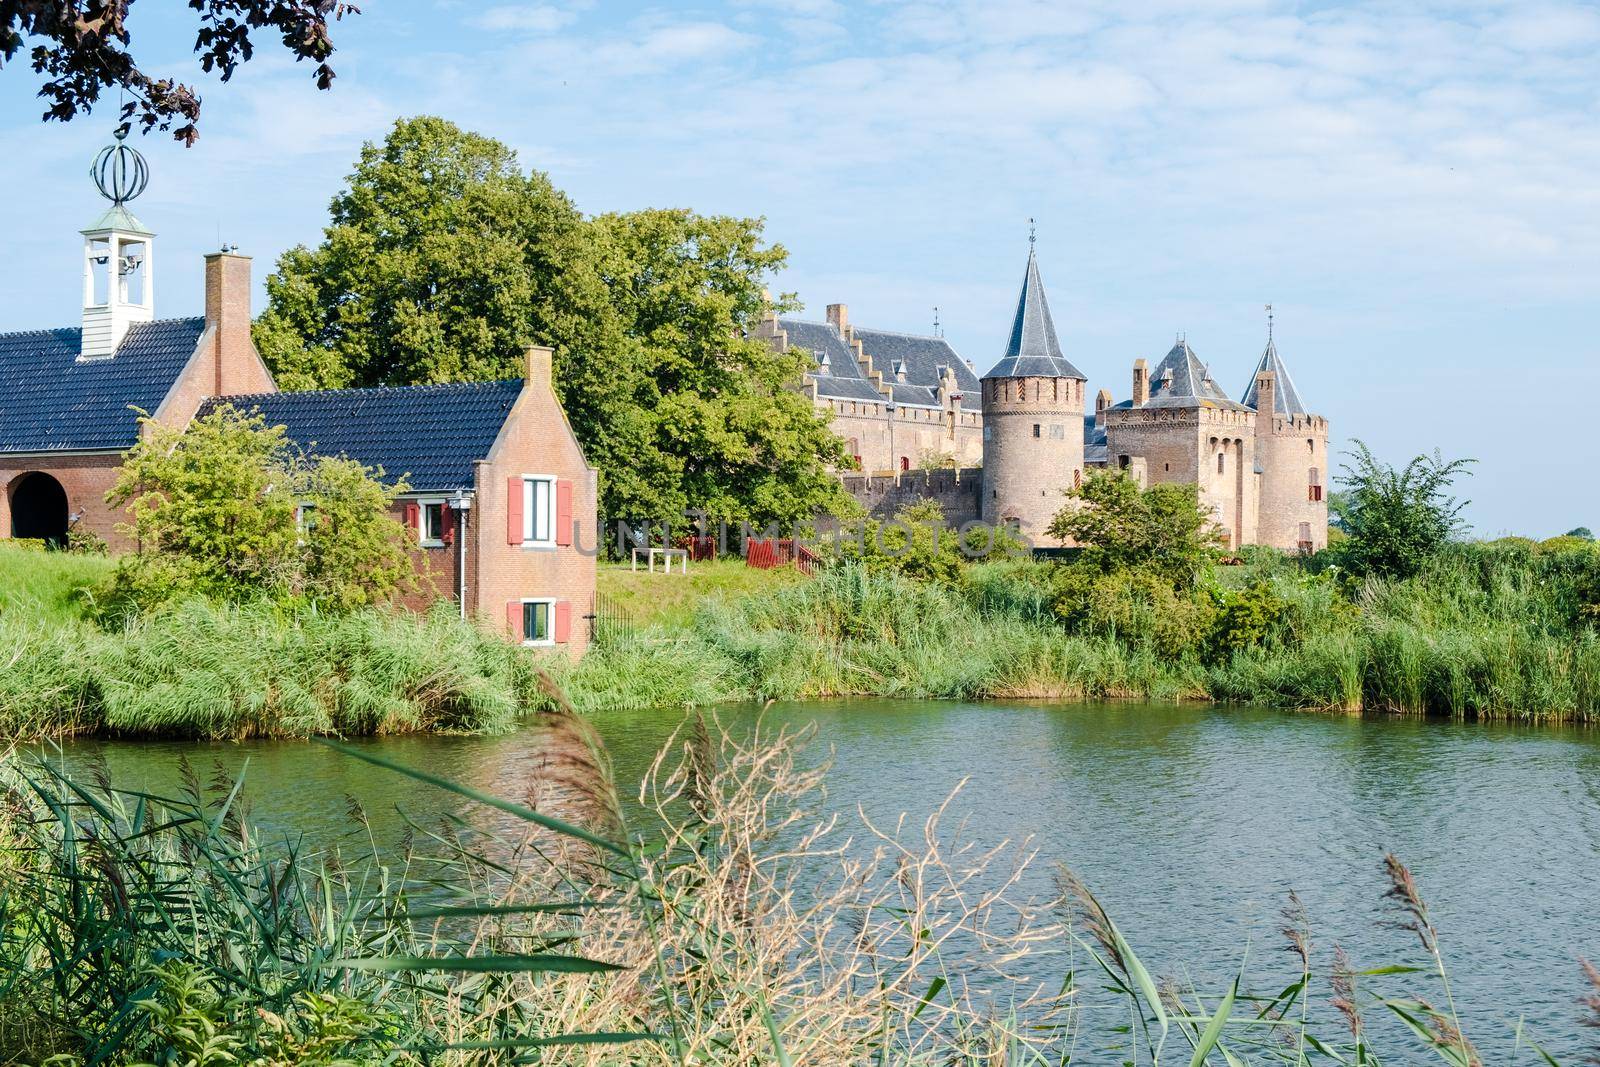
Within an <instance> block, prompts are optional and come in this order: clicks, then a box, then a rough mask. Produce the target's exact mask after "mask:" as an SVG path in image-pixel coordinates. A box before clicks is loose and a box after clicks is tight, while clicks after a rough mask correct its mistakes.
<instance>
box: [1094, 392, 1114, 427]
mask: <svg viewBox="0 0 1600 1067" xmlns="http://www.w3.org/2000/svg"><path fill="white" fill-rule="evenodd" d="M1110 406H1111V390H1109V389H1102V390H1100V391H1099V392H1098V393H1096V394H1095V397H1094V428H1095V429H1097V430H1098V429H1099V428H1100V427H1102V426H1104V425H1105V424H1106V409H1107V408H1109V407H1110Z"/></svg>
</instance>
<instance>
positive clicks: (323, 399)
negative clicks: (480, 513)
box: [200, 380, 522, 492]
mask: <svg viewBox="0 0 1600 1067" xmlns="http://www.w3.org/2000/svg"><path fill="white" fill-rule="evenodd" d="M521 391H522V382H521V381H520V380H512V381H505V382H466V383H460V384H452V385H410V386H400V387H393V388H380V389H319V390H314V391H310V392H304V393H256V394H252V395H248V396H225V397H213V398H211V399H210V400H207V401H206V402H205V404H204V405H202V407H201V409H200V412H201V414H202V415H203V414H206V413H208V412H210V411H212V410H213V409H214V408H215V407H216V406H217V405H219V404H223V403H227V404H231V405H233V406H234V407H236V408H238V409H240V410H243V411H252V410H253V411H259V412H260V413H261V415H262V417H263V418H265V419H266V420H267V423H268V424H269V425H272V426H282V427H284V429H285V431H286V432H287V433H288V435H289V438H290V439H291V440H292V441H294V442H295V443H297V444H298V445H299V446H300V447H301V448H303V449H305V450H306V451H307V452H309V453H312V454H314V455H319V456H345V457H348V458H349V459H353V460H356V461H357V462H359V463H362V464H365V465H366V466H368V467H381V468H383V472H384V475H385V477H386V478H387V479H388V480H389V481H390V482H394V481H397V480H398V479H399V478H400V477H402V476H404V477H405V479H406V481H407V482H409V483H410V486H411V489H412V491H414V492H440V491H444V490H450V489H468V488H471V487H472V484H473V470H472V464H473V462H474V461H476V460H480V459H483V458H485V457H486V456H488V454H489V448H490V446H491V445H493V444H494V440H495V438H496V437H497V436H498V435H499V433H500V427H501V426H503V425H505V421H506V415H507V413H509V412H510V411H511V405H512V404H513V403H515V402H516V399H517V394H518V393H520V392H521Z"/></svg>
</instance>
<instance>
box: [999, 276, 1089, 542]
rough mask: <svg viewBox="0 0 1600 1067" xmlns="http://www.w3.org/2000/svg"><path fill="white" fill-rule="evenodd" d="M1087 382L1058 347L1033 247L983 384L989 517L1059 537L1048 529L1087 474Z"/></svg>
mask: <svg viewBox="0 0 1600 1067" xmlns="http://www.w3.org/2000/svg"><path fill="white" fill-rule="evenodd" d="M1086 381H1087V380H1086V379H1085V378H1084V376H1083V374H1082V372H1081V371H1079V370H1078V368H1077V367H1074V366H1073V365H1072V363H1071V362H1070V361H1068V359H1067V358H1066V357H1065V356H1064V355H1062V353H1061V344H1060V342H1059V341H1058V340H1057V339H1056V328H1055V323H1054V322H1052V321H1051V318H1050V305H1049V304H1048V303H1047V302H1046V301H1045V295H1044V283H1043V282H1042V281H1040V279H1039V264H1038V261H1037V259H1036V258H1035V257H1034V254H1033V250H1032V248H1031V247H1030V248H1029V251H1028V269H1027V272H1026V274H1025V275H1024V276H1023V281H1022V295H1021V296H1020V297H1019V298H1018V300H1017V315H1016V319H1015V320H1014V321H1013V323H1012V326H1011V339H1010V342H1009V343H1008V344H1007V346H1006V352H1005V355H1004V356H1002V357H1001V359H1000V362H999V363H997V364H995V367H994V369H993V370H991V371H990V372H989V373H988V374H987V375H985V376H984V378H983V382H982V386H983V399H982V403H983V520H984V521H985V522H987V523H1002V522H1006V523H1014V524H1016V525H1017V526H1018V527H1019V528H1020V530H1021V532H1022V534H1023V536H1025V537H1026V538H1028V540H1029V541H1031V542H1032V543H1033V544H1036V545H1039V544H1057V543H1059V542H1058V541H1057V539H1055V538H1052V537H1050V536H1049V534H1047V533H1046V532H1045V531H1046V529H1047V528H1048V527H1049V526H1050V521H1051V520H1052V519H1054V518H1055V516H1056V514H1057V512H1059V511H1060V510H1061V509H1062V507H1063V506H1064V505H1065V503H1066V501H1065V500H1064V499H1063V494H1064V493H1065V492H1066V491H1068V490H1070V489H1072V488H1074V487H1075V486H1077V485H1079V484H1081V482H1082V480H1083V437H1084V419H1083V412H1084V395H1083V394H1084V387H1085V384H1086Z"/></svg>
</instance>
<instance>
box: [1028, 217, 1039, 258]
mask: <svg viewBox="0 0 1600 1067" xmlns="http://www.w3.org/2000/svg"><path fill="white" fill-rule="evenodd" d="M1036 240H1038V237H1037V236H1036V234H1035V231H1034V225H1033V216H1032V215H1029V216H1028V248H1029V250H1030V251H1031V250H1032V248H1033V243H1034V242H1035V241H1036Z"/></svg>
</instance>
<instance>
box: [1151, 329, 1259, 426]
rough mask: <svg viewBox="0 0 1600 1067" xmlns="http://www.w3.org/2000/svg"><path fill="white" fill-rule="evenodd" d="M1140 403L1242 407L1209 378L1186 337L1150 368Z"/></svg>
mask: <svg viewBox="0 0 1600 1067" xmlns="http://www.w3.org/2000/svg"><path fill="white" fill-rule="evenodd" d="M1144 406H1145V407H1152V408H1199V407H1209V408H1227V409H1230V410H1234V411H1243V410H1244V405H1243V404H1238V403H1235V402H1234V401H1232V400H1230V399H1229V398H1228V394H1227V393H1225V392H1223V391H1222V387H1221V386H1219V385H1218V384H1217V383H1216V382H1214V381H1212V379H1211V371H1210V369H1209V368H1208V367H1207V366H1206V365H1205V364H1204V363H1202V362H1201V361H1200V357H1199V356H1197V355H1195V354H1194V349H1192V348H1190V347H1189V342H1188V341H1187V340H1179V341H1178V342H1177V344H1174V345H1173V346H1172V350H1171V351H1170V352H1168V353H1167V355H1166V358H1165V359H1163V360H1162V361H1161V362H1160V363H1158V364H1156V369H1155V370H1153V371H1151V372H1150V399H1149V400H1147V401H1146V402H1145V405H1144Z"/></svg>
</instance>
